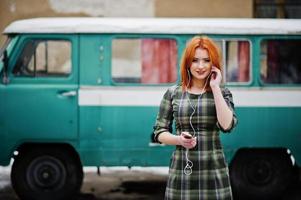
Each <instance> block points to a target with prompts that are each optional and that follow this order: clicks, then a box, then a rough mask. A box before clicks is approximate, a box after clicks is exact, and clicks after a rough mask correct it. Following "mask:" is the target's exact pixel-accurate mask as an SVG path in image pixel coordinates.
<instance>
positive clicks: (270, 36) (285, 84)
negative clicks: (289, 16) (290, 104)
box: [258, 35, 301, 88]
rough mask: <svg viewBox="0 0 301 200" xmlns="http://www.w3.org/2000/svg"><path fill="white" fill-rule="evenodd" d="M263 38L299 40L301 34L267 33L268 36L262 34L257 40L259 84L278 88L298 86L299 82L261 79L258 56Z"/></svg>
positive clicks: (300, 84)
mask: <svg viewBox="0 0 301 200" xmlns="http://www.w3.org/2000/svg"><path fill="white" fill-rule="evenodd" d="M264 40H301V36H298V35H290V36H288V35H280V36H279V35H278V36H277V35H268V36H262V37H260V38H259V40H258V58H259V60H258V61H259V63H258V66H259V67H258V82H259V85H260V86H262V87H278V88H285V87H292V88H293V87H300V86H301V83H266V82H264V81H263V80H262V79H261V62H260V57H261V54H260V52H261V44H262V42H263V41H264Z"/></svg>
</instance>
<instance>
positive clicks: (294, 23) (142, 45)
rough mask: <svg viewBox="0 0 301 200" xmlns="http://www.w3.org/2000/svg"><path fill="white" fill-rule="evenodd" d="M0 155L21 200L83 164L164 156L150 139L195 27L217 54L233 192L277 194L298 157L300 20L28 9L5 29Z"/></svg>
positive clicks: (49, 189) (56, 190)
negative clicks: (33, 14) (230, 121)
mask: <svg viewBox="0 0 301 200" xmlns="http://www.w3.org/2000/svg"><path fill="white" fill-rule="evenodd" d="M4 34H5V35H6V36H7V41H6V43H5V44H4V46H3V47H2V48H1V51H0V57H1V61H0V71H1V75H0V79H1V82H0V102H1V103H0V141H1V145H0V165H2V166H6V165H9V163H10V161H11V159H12V158H13V160H14V162H13V166H12V171H11V181H12V185H13V188H14V189H15V191H16V192H17V194H18V195H19V197H20V198H22V199H66V198H69V197H70V196H72V195H74V194H76V193H77V192H78V191H79V190H80V187H81V184H82V180H83V170H82V168H83V166H96V167H99V166H129V167H131V166H168V164H169V158H170V155H171V151H172V149H173V147H171V146H164V145H160V144H155V143H153V142H152V140H151V135H152V131H153V129H152V127H153V125H154V122H155V119H156V115H157V112H158V106H159V104H160V100H161V98H162V96H163V93H164V92H165V91H166V89H167V88H168V87H170V86H171V85H174V84H177V83H178V82H179V77H180V75H179V60H180V58H181V54H182V51H183V49H184V48H185V44H186V42H187V40H189V39H190V38H192V37H193V36H194V35H207V36H209V37H212V38H213V39H214V40H215V41H216V42H217V43H218V45H219V46H220V49H221V51H222V54H223V78H224V81H225V85H226V86H227V87H228V88H230V90H231V91H232V93H233V97H234V102H235V105H236V113H237V116H238V119H239V123H238V126H237V127H236V129H235V130H234V132H232V133H231V134H228V135H226V134H222V135H221V137H222V142H223V146H224V151H225V154H226V159H227V162H228V163H229V165H230V174H231V181H232V186H233V191H234V193H235V195H236V196H237V197H238V198H239V199H245V197H246V196H247V197H252V198H253V199H258V198H259V197H263V198H265V199H268V198H273V197H275V196H279V195H282V194H283V192H284V191H285V190H286V189H287V187H289V184H290V183H292V182H293V179H294V177H295V176H296V174H295V173H296V172H295V168H296V166H300V164H301V145H300V144H301V126H299V123H300V119H301V91H300V89H301V88H300V85H301V57H300V52H301V20H276V19H275V20H272V19H261V20H259V19H151V18H148V19H131V18H126V19H119V18H37V19H28V20H20V21H16V22H13V23H12V24H10V25H9V26H8V27H7V28H6V29H5V30H4Z"/></svg>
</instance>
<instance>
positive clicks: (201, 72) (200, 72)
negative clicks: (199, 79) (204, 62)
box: [195, 70, 206, 75]
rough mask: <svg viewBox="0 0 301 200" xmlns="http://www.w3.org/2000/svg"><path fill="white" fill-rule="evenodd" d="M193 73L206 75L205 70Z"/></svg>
mask: <svg viewBox="0 0 301 200" xmlns="http://www.w3.org/2000/svg"><path fill="white" fill-rule="evenodd" d="M195 72H196V73H197V74H199V75H203V74H204V73H206V70H202V71H200V70H196V71H195Z"/></svg>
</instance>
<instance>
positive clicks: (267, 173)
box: [247, 160, 274, 185]
mask: <svg viewBox="0 0 301 200" xmlns="http://www.w3.org/2000/svg"><path fill="white" fill-rule="evenodd" d="M273 174H274V172H273V167H272V165H271V163H270V162H269V161H266V160H256V161H254V162H252V163H250V165H249V166H247V178H248V180H249V181H250V182H251V183H253V184H254V185H265V184H267V183H269V182H270V181H271V180H272V178H273Z"/></svg>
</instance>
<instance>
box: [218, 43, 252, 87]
mask: <svg viewBox="0 0 301 200" xmlns="http://www.w3.org/2000/svg"><path fill="white" fill-rule="evenodd" d="M222 46H223V47H222V50H223V54H222V57H223V58H224V62H225V63H224V64H223V65H224V69H223V70H224V73H225V74H224V76H225V79H226V81H227V82H235V83H244V82H249V81H250V43H249V42H248V41H243V40H239V41H236V40H229V41H227V40H226V41H224V42H223V45H222Z"/></svg>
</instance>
